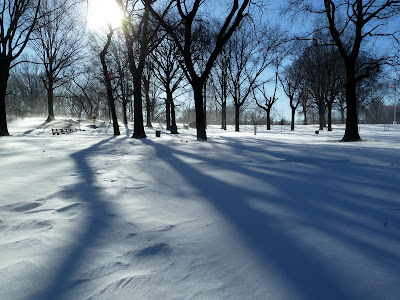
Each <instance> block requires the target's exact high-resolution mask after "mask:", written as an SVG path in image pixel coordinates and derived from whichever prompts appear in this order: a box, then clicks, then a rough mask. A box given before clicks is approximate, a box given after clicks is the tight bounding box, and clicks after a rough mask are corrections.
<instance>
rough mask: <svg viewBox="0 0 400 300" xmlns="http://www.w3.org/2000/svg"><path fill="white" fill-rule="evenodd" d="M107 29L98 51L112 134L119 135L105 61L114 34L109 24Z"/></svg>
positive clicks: (109, 77)
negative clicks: (105, 40) (103, 43)
mask: <svg viewBox="0 0 400 300" xmlns="http://www.w3.org/2000/svg"><path fill="white" fill-rule="evenodd" d="M109 30H110V32H109V33H108V34H107V42H106V44H105V45H104V48H103V50H101V52H100V61H101V65H102V67H103V75H104V81H105V83H106V88H107V99H108V104H109V106H110V112H111V117H112V122H113V128H114V135H120V132H119V125H118V120H117V112H116V110H115V101H114V96H113V89H112V86H111V76H110V73H109V72H108V68H107V62H106V55H107V51H108V48H109V47H110V44H111V38H112V36H113V34H114V30H113V29H112V27H111V26H109Z"/></svg>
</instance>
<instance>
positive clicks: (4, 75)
mask: <svg viewBox="0 0 400 300" xmlns="http://www.w3.org/2000/svg"><path fill="white" fill-rule="evenodd" d="M9 70H10V63H8V62H1V63H0V136H8V135H10V134H9V133H8V128H7V114H6V95H7V83H8V78H9V77H10V71H9Z"/></svg>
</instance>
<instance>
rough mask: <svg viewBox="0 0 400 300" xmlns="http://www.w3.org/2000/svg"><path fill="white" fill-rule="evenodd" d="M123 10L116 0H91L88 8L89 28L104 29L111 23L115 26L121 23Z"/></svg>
mask: <svg viewBox="0 0 400 300" xmlns="http://www.w3.org/2000/svg"><path fill="white" fill-rule="evenodd" d="M121 18H122V12H121V10H120V9H119V7H118V5H117V4H116V3H115V0H91V1H89V10H88V28H89V29H91V30H96V31H97V30H103V29H105V28H107V26H108V24H111V26H112V27H113V28H115V27H118V26H120V25H121Z"/></svg>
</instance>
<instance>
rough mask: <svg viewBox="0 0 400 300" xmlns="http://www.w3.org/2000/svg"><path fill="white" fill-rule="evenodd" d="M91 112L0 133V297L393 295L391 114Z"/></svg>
mask: <svg viewBox="0 0 400 300" xmlns="http://www.w3.org/2000/svg"><path fill="white" fill-rule="evenodd" d="M89 125H90V123H82V124H80V128H81V129H85V131H79V132H73V133H69V134H66V135H58V136H57V135H55V136H53V135H52V134H51V128H78V126H79V124H78V123H77V122H76V121H74V120H70V119H61V120H57V121H54V122H52V123H50V124H47V123H43V120H41V119H25V120H15V121H13V122H11V123H10V124H9V129H10V133H11V134H12V136H11V137H0V157H1V160H0V178H1V190H0V253H1V255H0V278H1V280H0V299H37V300H39V299H393V300H394V299H398V297H399V295H400V285H399V278H400V196H399V194H400V193H399V192H400V184H399V182H400V151H399V150H400V125H398V126H395V125H392V126H390V130H389V131H384V130H383V125H375V126H374V125H361V126H360V135H361V137H362V138H363V139H364V141H363V142H357V143H340V142H338V140H340V138H341V137H342V135H343V130H335V131H333V132H326V131H322V132H320V134H319V135H315V134H314V132H315V130H316V129H317V127H315V126H297V127H296V131H295V132H290V131H289V129H288V127H287V126H283V127H282V128H281V126H276V127H274V128H273V130H272V131H270V132H267V131H266V130H265V128H264V127H259V128H258V130H257V135H256V136H254V134H253V128H252V126H247V127H246V126H243V127H242V128H241V130H242V132H239V133H235V132H233V128H232V127H231V128H229V130H228V131H226V132H224V131H223V130H220V129H218V126H209V128H208V131H207V134H208V137H209V141H208V142H197V141H196V138H195V133H196V132H195V130H194V129H189V130H185V129H180V133H181V134H179V135H170V134H168V133H167V132H166V131H164V130H162V134H161V137H160V138H156V137H155V133H154V131H153V130H149V131H148V132H147V134H148V139H145V140H134V139H131V138H130V135H131V130H130V129H128V128H124V127H121V132H122V133H123V134H122V135H121V136H119V137H113V136H112V126H109V125H108V124H106V123H101V122H100V123H97V124H96V125H97V126H99V128H97V129H93V128H90V127H89ZM336 128H340V126H336ZM341 128H343V127H341Z"/></svg>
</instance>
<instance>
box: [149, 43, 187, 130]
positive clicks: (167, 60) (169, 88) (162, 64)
mask: <svg viewBox="0 0 400 300" xmlns="http://www.w3.org/2000/svg"><path fill="white" fill-rule="evenodd" d="M153 58H154V64H155V66H154V74H155V76H156V77H157V79H158V80H159V81H160V83H161V84H162V87H163V89H164V92H165V94H166V101H165V104H166V121H167V122H166V123H167V130H171V133H173V134H176V133H178V130H177V126H176V119H175V103H174V93H175V92H176V91H177V90H178V89H179V87H180V84H181V82H182V80H183V79H184V76H185V75H184V74H183V72H182V69H181V68H180V66H179V63H178V57H177V56H176V48H175V44H174V41H173V40H172V39H171V38H170V37H167V38H165V39H164V40H163V42H162V43H161V44H160V45H159V46H158V48H157V50H156V51H155V52H154V55H153Z"/></svg>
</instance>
